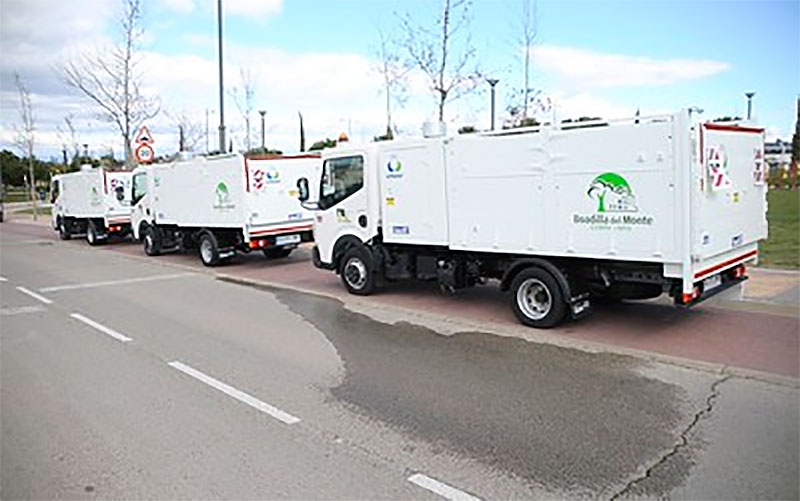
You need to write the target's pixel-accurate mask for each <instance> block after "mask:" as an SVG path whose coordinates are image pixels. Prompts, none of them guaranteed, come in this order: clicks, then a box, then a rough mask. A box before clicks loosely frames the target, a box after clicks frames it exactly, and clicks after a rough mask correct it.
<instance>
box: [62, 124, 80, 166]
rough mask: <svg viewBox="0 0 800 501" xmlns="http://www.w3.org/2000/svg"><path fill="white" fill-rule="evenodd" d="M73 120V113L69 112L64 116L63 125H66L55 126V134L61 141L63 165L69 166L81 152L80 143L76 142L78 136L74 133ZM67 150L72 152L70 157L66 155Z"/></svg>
mask: <svg viewBox="0 0 800 501" xmlns="http://www.w3.org/2000/svg"><path fill="white" fill-rule="evenodd" d="M74 120H75V115H74V114H72V113H69V114H68V115H67V116H65V117H64V125H65V126H66V127H64V126H62V125H59V126H58V127H56V135H57V136H58V139H59V141H60V142H61V147H62V149H63V152H64V164H65V167H66V166H69V164H70V162H71V161H73V160H75V159H76V158H78V157H79V156H80V154H81V150H80V145H79V144H78V136H77V134H76V133H75V124H74V123H73V121H74ZM70 148H71V150H70ZM68 151H71V153H72V156H71V158H70V157H68V156H67V152H68Z"/></svg>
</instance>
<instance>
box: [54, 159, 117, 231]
mask: <svg viewBox="0 0 800 501" xmlns="http://www.w3.org/2000/svg"><path fill="white" fill-rule="evenodd" d="M132 175H133V173H132V172H130V171H106V170H104V169H101V168H86V167H84V168H83V169H82V170H80V171H77V172H70V173H68V174H59V175H56V176H53V179H52V181H51V183H50V186H51V190H50V196H51V201H52V203H53V208H52V211H51V214H52V222H53V228H55V229H56V230H58V231H59V232H60V233H61V236H62V238H70V237H71V236H72V234H75V233H86V237H87V240H89V243H90V244H96V243H100V242H101V241H104V240H106V239H107V238H108V237H109V235H111V234H119V235H125V234H127V233H129V232H130V225H131V187H132V183H131V178H132Z"/></svg>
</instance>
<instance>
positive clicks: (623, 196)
mask: <svg viewBox="0 0 800 501" xmlns="http://www.w3.org/2000/svg"><path fill="white" fill-rule="evenodd" d="M586 196H587V197H588V198H589V199H591V200H592V201H593V202H594V204H595V205H594V207H595V212H594V213H593V214H579V213H574V214H573V215H572V223H573V224H580V225H585V226H588V227H589V228H590V229H598V230H609V229H621V230H630V229H632V228H634V227H637V226H651V225H652V224H653V221H654V218H653V216H650V215H646V214H641V213H639V207H638V206H637V204H636V196H635V195H634V194H633V188H631V185H630V183H629V182H628V180H627V179H625V178H624V177H622V176H620V175H619V174H617V173H615V172H605V173H603V174H600V175H599V176H597V177H595V178H594V179H593V180H592V182H591V183H589V189H588V190H587V192H586Z"/></svg>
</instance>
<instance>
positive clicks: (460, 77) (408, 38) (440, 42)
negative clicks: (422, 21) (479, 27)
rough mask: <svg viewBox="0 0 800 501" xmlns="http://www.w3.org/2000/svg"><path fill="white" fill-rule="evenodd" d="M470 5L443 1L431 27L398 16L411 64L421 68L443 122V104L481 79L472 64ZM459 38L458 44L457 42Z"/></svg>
mask: <svg viewBox="0 0 800 501" xmlns="http://www.w3.org/2000/svg"><path fill="white" fill-rule="evenodd" d="M470 5H471V3H470V1H469V0H443V4H442V11H441V14H440V15H439V16H438V17H437V19H436V23H435V25H434V26H433V28H430V27H426V26H423V25H415V24H414V23H413V22H412V20H411V18H410V17H409V15H408V14H406V15H405V17H403V18H401V27H402V29H403V32H404V35H405V41H404V46H405V48H406V50H407V52H408V55H409V57H410V59H411V60H410V65H411V66H412V67H414V68H418V69H420V70H422V72H423V73H425V76H427V78H428V80H429V81H430V85H431V90H432V92H433V93H434V96H435V97H436V100H437V106H438V109H439V121H440V122H442V121H444V106H445V104H446V103H448V102H449V101H452V100H455V99H458V98H459V97H461V96H463V95H465V94H467V93H469V92H471V91H473V90H475V88H476V87H477V85H478V83H479V82H480V81H481V72H480V70H479V69H478V66H477V65H476V64H475V65H473V60H474V59H475V48H474V47H473V46H472V42H471V37H470V33H469V21H470V16H469V8H470ZM459 38H460V39H461V43H457V42H458V41H459Z"/></svg>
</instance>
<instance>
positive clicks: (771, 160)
mask: <svg viewBox="0 0 800 501" xmlns="http://www.w3.org/2000/svg"><path fill="white" fill-rule="evenodd" d="M764 160H765V161H766V162H767V165H768V166H769V173H770V175H774V174H775V173H776V172H778V171H780V170H782V171H784V172H786V173H787V174H788V172H789V167H790V166H791V165H792V143H791V142H789V141H781V140H780V139H776V140H775V142H774V143H764Z"/></svg>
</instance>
